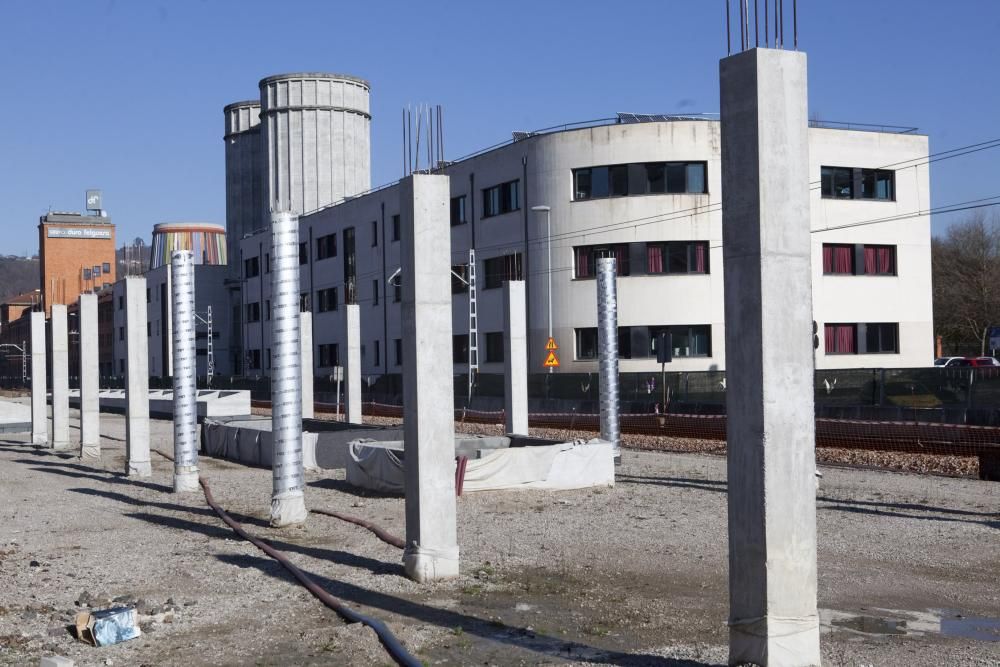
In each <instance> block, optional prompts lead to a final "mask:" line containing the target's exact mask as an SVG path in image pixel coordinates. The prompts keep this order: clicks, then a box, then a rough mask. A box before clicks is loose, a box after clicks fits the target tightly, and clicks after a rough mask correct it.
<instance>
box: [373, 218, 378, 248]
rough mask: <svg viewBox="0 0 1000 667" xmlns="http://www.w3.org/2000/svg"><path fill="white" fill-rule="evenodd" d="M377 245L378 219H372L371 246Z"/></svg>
mask: <svg viewBox="0 0 1000 667" xmlns="http://www.w3.org/2000/svg"><path fill="white" fill-rule="evenodd" d="M377 245H378V220H372V247H373V248H374V247H375V246H377Z"/></svg>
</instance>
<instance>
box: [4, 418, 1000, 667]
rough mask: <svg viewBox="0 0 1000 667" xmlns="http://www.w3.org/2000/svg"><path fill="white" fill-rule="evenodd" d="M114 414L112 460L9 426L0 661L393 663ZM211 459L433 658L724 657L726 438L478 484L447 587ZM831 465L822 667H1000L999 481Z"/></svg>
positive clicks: (159, 427)
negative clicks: (239, 532) (494, 486)
mask: <svg viewBox="0 0 1000 667" xmlns="http://www.w3.org/2000/svg"><path fill="white" fill-rule="evenodd" d="M76 418H77V414H76V412H75V411H71V423H76V421H75V420H76ZM102 433H103V434H104V437H103V442H102V447H103V454H102V459H101V461H100V462H99V463H97V464H90V463H85V462H82V461H81V460H79V459H78V458H76V456H75V452H70V453H55V452H53V451H51V450H47V449H41V448H36V447H33V446H32V445H31V444H30V436H28V435H26V434H25V435H11V434H5V435H0V515H2V522H0V581H2V585H0V664H10V665H25V664H37V661H38V659H39V658H41V657H42V656H45V655H55V654H57V655H63V656H67V657H69V658H71V659H73V660H75V661H76V663H77V664H78V665H114V664H117V665H184V666H185V667H189V666H191V665H202V664H205V665H243V664H256V665H291V664H296V665H380V664H386V665H387V664H392V661H391V659H390V658H389V656H388V654H387V653H386V652H385V650H384V649H383V648H382V646H381V645H380V644H379V642H378V640H377V638H376V636H375V634H374V632H373V631H371V630H370V629H368V628H366V627H364V626H362V625H360V624H351V625H349V624H347V623H345V622H344V621H343V620H341V619H340V618H339V617H338V616H337V615H336V614H335V613H334V612H332V611H330V610H329V609H327V608H326V607H324V606H323V605H321V604H320V603H319V602H318V601H317V600H316V599H314V598H313V597H312V596H311V595H310V594H309V593H308V592H307V591H306V590H305V589H304V588H302V587H301V586H299V585H298V584H297V583H296V582H295V581H294V580H293V579H292V578H291V576H290V575H289V574H288V573H287V572H286V571H285V570H284V569H283V568H282V567H281V566H280V565H279V564H278V563H276V562H275V561H273V560H271V559H270V558H268V557H267V556H266V555H265V554H263V553H262V552H260V551H259V550H257V549H256V548H255V547H254V546H252V545H251V544H249V543H247V542H245V541H243V540H241V539H239V538H238V537H237V536H236V535H235V534H234V533H233V532H232V531H231V530H230V529H229V528H228V527H226V526H225V525H224V524H223V523H222V522H221V521H220V519H219V518H218V517H217V516H216V514H215V513H214V512H213V511H212V510H211V509H210V508H209V507H208V506H207V504H206V503H205V499H204V497H203V496H202V494H201V493H196V494H188V495H177V494H174V493H172V487H171V482H172V470H173V468H172V463H171V462H170V461H169V460H167V459H166V458H163V457H160V456H158V455H156V454H153V475H152V477H151V478H147V479H130V478H127V477H125V476H123V474H122V471H123V470H124V467H125V460H124V459H125V449H124V445H125V443H124V437H125V436H124V433H125V427H124V419H123V417H121V416H120V415H110V414H104V415H102ZM78 434H79V432H78V431H76V430H74V435H76V436H78ZM151 444H152V447H153V449H159V450H162V451H164V452H170V451H171V449H172V425H171V423H170V422H169V421H161V420H154V421H153V422H152V443H151ZM201 471H202V476H203V477H204V478H205V479H206V480H208V482H209V483H210V485H211V488H212V491H213V493H214V495H215V498H216V500H217V501H218V502H219V504H220V505H221V506H222V507H223V508H225V509H226V510H227V511H228V512H229V513H230V514H231V515H232V516H233V517H234V518H236V519H237V520H238V521H240V522H242V524H243V525H244V527H245V528H246V529H247V530H248V531H250V532H252V533H254V534H255V535H257V536H260V537H262V538H264V539H266V540H267V541H268V542H270V543H271V544H272V545H273V546H274V547H275V548H277V549H279V550H281V551H283V552H285V553H286V554H287V555H288V556H289V558H290V559H291V560H292V561H293V562H294V563H295V564H296V565H298V566H299V567H300V568H301V569H302V570H304V571H305V572H307V573H308V574H309V575H310V576H311V577H312V578H313V579H314V580H315V581H316V582H317V583H318V584H319V585H320V586H322V587H323V588H324V589H326V590H327V591H329V592H330V593H331V594H332V595H334V596H336V597H338V598H339V599H341V600H343V601H344V602H346V603H347V604H349V605H350V606H352V607H354V608H356V609H358V610H359V611H361V612H363V613H365V614H369V615H371V616H375V617H377V618H380V619H382V620H383V621H385V622H386V623H387V624H388V626H389V628H390V629H391V630H392V631H393V632H394V633H395V634H396V636H397V637H399V639H400V640H401V641H402V643H403V644H404V645H405V646H406V647H407V648H408V649H409V650H410V651H411V652H412V653H413V654H414V655H415V656H417V657H418V659H420V660H421V661H422V662H423V663H424V664H427V665H467V664H480V665H482V664H496V665H538V664H556V665H562V664H600V665H715V664H725V663H726V661H727V641H728V631H727V626H726V619H727V616H728V583H727V582H728V579H727V562H728V549H727V520H726V501H727V495H726V461H725V459H724V458H723V457H719V456H717V455H716V456H712V455H706V454H684V453H664V452H653V451H629V450H626V451H625V454H624V457H623V463H622V466H621V467H620V468H619V470H618V478H617V484H616V485H615V487H613V488H600V489H587V490H579V491H564V492H547V491H511V492H490V493H476V494H466V495H464V496H462V497H461V498H459V499H458V537H459V545H460V548H461V561H462V566H461V576H460V577H459V578H457V579H454V580H451V581H446V582H441V583H435V584H432V585H421V584H416V583H414V582H411V581H409V580H408V579H407V578H406V577H405V576H404V574H403V569H402V565H401V553H400V551H399V550H398V549H397V548H395V547H392V546H389V545H387V544H385V543H383V542H381V541H379V540H378V539H376V537H375V536H374V535H372V534H371V533H369V532H368V531H366V530H364V529H362V528H359V527H357V526H354V525H351V524H348V523H345V522H341V521H338V520H337V519H333V518H330V517H328V516H322V515H318V514H313V515H311V516H310V517H309V520H308V522H307V523H306V524H305V526H303V527H296V528H287V529H280V530H278V529H272V528H270V527H268V521H267V520H268V512H269V502H270V495H271V472H270V471H269V470H266V469H260V468H249V467H245V466H242V465H237V464H235V463H231V462H227V461H221V460H216V459H210V458H202V460H201ZM821 471H822V472H823V475H824V476H823V478H822V481H821V483H820V485H819V488H818V490H817V527H818V543H819V548H818V565H819V577H818V601H819V607H820V610H821V611H820V615H821V621H822V628H821V630H822V634H821V643H822V652H823V660H824V664H825V665H852V666H856V665H890V666H892V665H992V666H996V665H1000V620H998V619H1000V585H998V582H1000V484H997V483H993V482H983V481H978V480H975V479H970V478H956V477H943V476H935V475H918V474H910V473H898V472H881V471H872V470H858V469H849V468H842V467H835V468H823V467H821ZM306 481H307V487H306V503H307V505H308V506H309V507H312V508H324V509H328V510H335V511H339V512H343V513H348V514H352V515H355V516H358V517H361V518H364V519H366V520H369V521H373V522H375V523H378V524H379V525H381V526H382V527H384V528H386V529H387V530H389V531H390V532H392V533H395V534H397V535H401V536H402V535H403V534H404V533H405V529H404V502H403V499H402V498H399V497H378V496H372V495H371V494H367V493H361V492H358V491H356V490H355V489H353V488H352V487H350V486H349V485H347V484H346V482H345V481H344V472H343V470H328V471H323V472H322V473H307V474H306ZM778 520H780V517H779V518H778ZM116 599H117V601H116ZM116 604H128V605H133V604H134V605H136V606H137V608H138V610H139V612H140V613H141V614H142V629H143V634H142V636H141V637H139V638H138V639H134V640H131V641H127V642H123V643H120V644H116V645H113V646H109V647H103V648H97V647H93V646H89V645H86V644H84V643H82V642H80V641H78V640H77V639H76V638H75V637H74V636H73V634H72V633H71V631H70V628H71V626H72V624H73V619H74V616H75V614H76V613H77V612H78V611H80V610H84V609H88V608H102V607H108V606H113V605H116Z"/></svg>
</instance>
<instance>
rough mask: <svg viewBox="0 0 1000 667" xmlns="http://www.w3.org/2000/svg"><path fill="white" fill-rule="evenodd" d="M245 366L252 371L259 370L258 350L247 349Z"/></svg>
mask: <svg viewBox="0 0 1000 667" xmlns="http://www.w3.org/2000/svg"><path fill="white" fill-rule="evenodd" d="M247 368H249V369H250V370H253V371H259V370H260V350H247Z"/></svg>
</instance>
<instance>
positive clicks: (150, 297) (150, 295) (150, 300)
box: [146, 287, 153, 303]
mask: <svg viewBox="0 0 1000 667" xmlns="http://www.w3.org/2000/svg"><path fill="white" fill-rule="evenodd" d="M146 303H153V293H152V291H151V290H150V289H149V288H148V287H147V288H146Z"/></svg>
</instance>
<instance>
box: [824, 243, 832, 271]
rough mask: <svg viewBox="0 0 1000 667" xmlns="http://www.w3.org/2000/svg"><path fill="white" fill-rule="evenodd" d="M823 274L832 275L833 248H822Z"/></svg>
mask: <svg viewBox="0 0 1000 667" xmlns="http://www.w3.org/2000/svg"><path fill="white" fill-rule="evenodd" d="M823 273H833V246H828V245H825V246H823Z"/></svg>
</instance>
